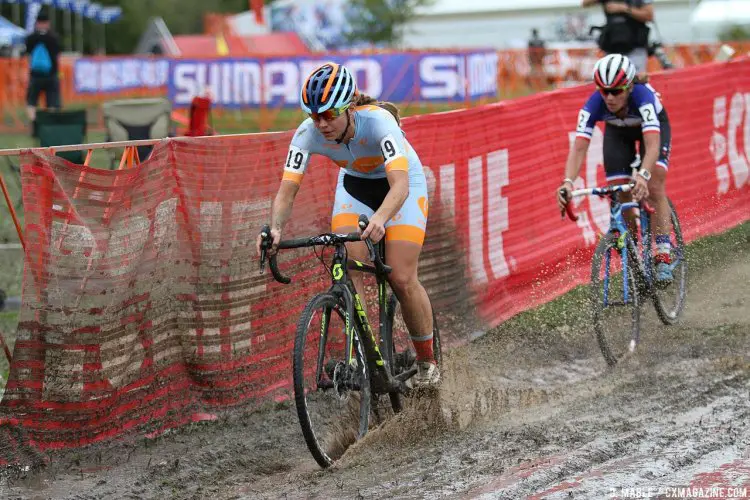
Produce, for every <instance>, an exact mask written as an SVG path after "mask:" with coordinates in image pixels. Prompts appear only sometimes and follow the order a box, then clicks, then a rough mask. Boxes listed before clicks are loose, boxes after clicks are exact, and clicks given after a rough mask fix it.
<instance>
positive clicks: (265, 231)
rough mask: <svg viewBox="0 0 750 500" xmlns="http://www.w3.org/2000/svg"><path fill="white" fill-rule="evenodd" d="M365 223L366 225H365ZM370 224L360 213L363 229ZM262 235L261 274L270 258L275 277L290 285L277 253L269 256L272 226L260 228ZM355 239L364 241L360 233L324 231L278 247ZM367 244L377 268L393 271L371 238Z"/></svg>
mask: <svg viewBox="0 0 750 500" xmlns="http://www.w3.org/2000/svg"><path fill="white" fill-rule="evenodd" d="M363 224H364V226H363ZM368 224H369V220H368V219H367V216H365V215H360V217H359V226H360V228H361V229H362V230H364V228H366V227H367V225H368ZM260 237H261V243H260V274H263V273H264V272H265V263H266V259H268V262H269V267H270V268H271V274H272V275H273V278H274V279H275V280H276V281H278V282H279V283H283V284H285V285H288V284H289V283H291V282H292V279H291V278H289V277H287V276H284V275H283V274H281V271H279V265H278V262H277V260H276V256H277V254H276V253H275V254H273V255H271V256H270V257H268V249H269V247H270V246H271V244H272V243H273V238H272V236H271V227H270V226H269V225H268V224H266V225H264V226H263V227H262V228H261V230H260ZM354 241H362V237H361V234H360V233H349V234H334V233H324V234H321V235H318V236H313V237H307V238H296V239H292V240H283V241H280V242H279V246H278V249H279V250H281V249H289V248H306V247H313V246H333V245H339V244H342V243H351V242H354ZM364 241H365V244H366V245H367V250H368V251H369V254H370V260H372V262H374V263H375V269H376V270H377V271H378V272H380V273H384V274H388V273H390V272H391V271H392V269H391V267H390V266H387V265H385V264H384V263H383V261H382V260H381V259H380V255H379V254H378V252H376V251H375V246H374V245H373V243H372V241H371V240H370V238H366V239H365V240H364Z"/></svg>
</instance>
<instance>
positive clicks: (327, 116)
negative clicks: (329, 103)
mask: <svg viewBox="0 0 750 500" xmlns="http://www.w3.org/2000/svg"><path fill="white" fill-rule="evenodd" d="M347 109H349V105H346V106H344V107H341V108H331V109H327V110H325V111H323V112H322V113H310V118H312V119H313V121H314V122H318V121H320V119H321V118H322V119H324V120H325V121H327V122H330V121H331V120H333V119H334V118H338V117H339V116H341V115H343V114H344V113H345V112H346V110H347Z"/></svg>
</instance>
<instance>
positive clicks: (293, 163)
mask: <svg viewBox="0 0 750 500" xmlns="http://www.w3.org/2000/svg"><path fill="white" fill-rule="evenodd" d="M309 155H310V152H309V151H305V150H304V149H300V148H298V147H297V146H289V153H288V154H287V155H286V164H285V165H284V170H285V171H287V172H292V173H295V174H301V173H303V172H304V171H305V167H307V157H308V156H309Z"/></svg>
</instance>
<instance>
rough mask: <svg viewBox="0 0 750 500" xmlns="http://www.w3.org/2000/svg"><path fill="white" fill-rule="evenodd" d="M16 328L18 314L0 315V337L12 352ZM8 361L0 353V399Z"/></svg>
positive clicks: (6, 313) (6, 375)
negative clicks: (0, 336)
mask: <svg viewBox="0 0 750 500" xmlns="http://www.w3.org/2000/svg"><path fill="white" fill-rule="evenodd" d="M17 326H18V313H17V312H5V313H0V335H2V336H3V339H4V340H5V342H6V343H7V344H8V348H9V349H10V350H11V352H12V351H13V344H14V343H15V341H16V327H17ZM8 368H9V366H8V360H7V359H5V354H4V353H2V352H1V351H0V398H1V396H2V392H3V389H4V388H5V383H6V381H7V380H8Z"/></svg>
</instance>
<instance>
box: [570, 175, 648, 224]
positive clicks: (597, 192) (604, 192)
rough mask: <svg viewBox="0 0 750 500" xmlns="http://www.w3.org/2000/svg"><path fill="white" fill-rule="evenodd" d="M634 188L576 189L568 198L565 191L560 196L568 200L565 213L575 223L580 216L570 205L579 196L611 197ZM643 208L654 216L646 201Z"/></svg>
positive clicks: (632, 185) (616, 186) (627, 186)
mask: <svg viewBox="0 0 750 500" xmlns="http://www.w3.org/2000/svg"><path fill="white" fill-rule="evenodd" d="M634 187H635V183H630V184H617V185H615V186H603V187H593V188H584V189H575V190H573V191H571V192H570V195H569V196H567V194H568V192H567V191H566V190H565V189H560V194H561V195H562V196H563V197H564V198H567V201H568V203H567V204H566V205H565V212H566V213H567V215H568V218H569V219H570V220H572V221H573V222H575V221H577V220H578V216H577V215H576V214H574V213H573V208H572V207H571V205H570V201H571V200H572V199H573V198H576V197H578V196H590V195H597V196H607V195H611V194H614V193H627V192H630V191H632V190H633V188H634ZM641 206H642V207H643V209H644V210H645V211H646V212H647V213H648V214H653V213H654V212H655V211H656V210H655V209H654V208H653V207H652V206H651V205H649V204H648V202H646V201H642V202H641Z"/></svg>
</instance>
